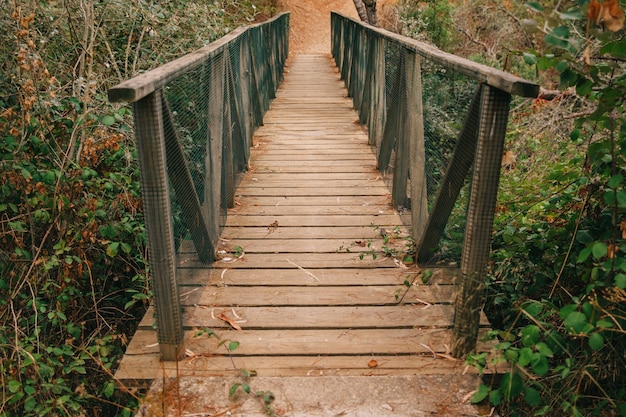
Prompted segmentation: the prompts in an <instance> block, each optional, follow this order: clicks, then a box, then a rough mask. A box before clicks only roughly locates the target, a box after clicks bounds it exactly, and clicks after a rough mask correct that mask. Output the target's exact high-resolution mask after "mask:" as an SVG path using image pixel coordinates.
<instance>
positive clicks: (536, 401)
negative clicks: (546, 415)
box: [524, 387, 541, 407]
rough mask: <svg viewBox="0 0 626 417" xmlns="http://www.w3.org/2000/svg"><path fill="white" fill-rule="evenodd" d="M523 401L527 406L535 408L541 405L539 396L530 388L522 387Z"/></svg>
mask: <svg viewBox="0 0 626 417" xmlns="http://www.w3.org/2000/svg"><path fill="white" fill-rule="evenodd" d="M524 400H525V401H526V403H527V404H528V405H530V406H532V407H537V406H538V405H540V404H541V394H540V393H539V391H537V390H536V389H534V388H532V387H524Z"/></svg>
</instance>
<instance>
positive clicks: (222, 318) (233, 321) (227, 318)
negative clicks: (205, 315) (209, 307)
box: [217, 313, 241, 331]
mask: <svg viewBox="0 0 626 417" xmlns="http://www.w3.org/2000/svg"><path fill="white" fill-rule="evenodd" d="M217 318H218V319H220V320H224V321H225V322H226V323H228V324H230V325H231V326H232V328H233V329H235V330H239V331H241V326H240V325H238V324H237V323H236V322H235V320H233V319H231V318H230V317H228V316H227V315H226V314H224V313H221V314H220V315H219V316H217Z"/></svg>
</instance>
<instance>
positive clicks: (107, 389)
mask: <svg viewBox="0 0 626 417" xmlns="http://www.w3.org/2000/svg"><path fill="white" fill-rule="evenodd" d="M102 392H103V393H104V396H105V397H107V398H111V397H112V396H113V394H114V393H115V383H114V382H113V381H109V382H107V383H106V385H105V386H104V390H103V391H102Z"/></svg>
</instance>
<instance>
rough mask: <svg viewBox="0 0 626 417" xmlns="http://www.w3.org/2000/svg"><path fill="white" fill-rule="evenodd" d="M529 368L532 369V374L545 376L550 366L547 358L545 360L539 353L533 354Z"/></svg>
mask: <svg viewBox="0 0 626 417" xmlns="http://www.w3.org/2000/svg"><path fill="white" fill-rule="evenodd" d="M530 366H531V367H532V368H533V372H534V373H536V374H537V375H539V376H545V375H546V374H547V373H548V371H549V370H550V365H548V358H546V357H545V356H544V355H542V354H541V353H534V354H533V359H532V361H531V365H530Z"/></svg>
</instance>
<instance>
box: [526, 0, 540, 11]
mask: <svg viewBox="0 0 626 417" xmlns="http://www.w3.org/2000/svg"><path fill="white" fill-rule="evenodd" d="M526 6H528V7H529V8H531V9H533V10H535V11H537V12H540V13H543V6H542V5H541V4H539V3H538V2H536V1H529V2H528V3H526Z"/></svg>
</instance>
